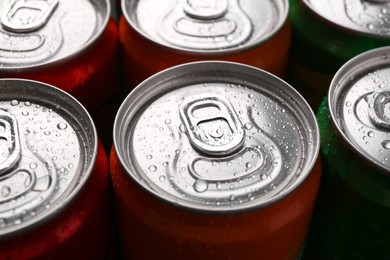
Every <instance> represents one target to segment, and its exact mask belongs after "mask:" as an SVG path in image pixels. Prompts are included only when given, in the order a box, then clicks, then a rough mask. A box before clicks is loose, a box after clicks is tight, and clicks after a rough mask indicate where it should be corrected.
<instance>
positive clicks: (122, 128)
mask: <svg viewBox="0 0 390 260" xmlns="http://www.w3.org/2000/svg"><path fill="white" fill-rule="evenodd" d="M318 139H319V137H318V128H317V122H316V119H315V116H314V114H313V112H312V110H311V109H310V108H309V106H308V105H307V103H306V102H305V101H304V100H303V98H302V97H301V96H300V95H299V94H298V93H297V92H296V91H295V90H294V89H293V88H292V87H291V86H289V85H288V84H287V83H285V82H284V81H282V80H280V79H279V78H277V77H275V76H273V75H271V74H269V73H266V72H264V71H262V70H259V69H255V68H253V67H249V66H244V65H241V64H237V63H229V62H198V63H190V64H185V65H181V66H177V67H174V68H172V69H168V70H165V71H163V72H162V73H159V74H156V75H155V76H153V77H151V78H149V79H148V80H146V81H144V82H143V83H142V84H140V85H139V86H138V87H137V88H136V89H135V90H134V91H132V92H131V93H130V94H129V95H128V97H127V98H126V99H125V101H124V102H123V104H122V106H121V107H120V109H119V111H118V114H117V116H116V121H115V123H114V145H115V149H116V152H117V154H118V157H119V159H120V161H121V163H122V165H123V166H124V168H125V169H126V171H127V172H128V174H129V175H130V176H131V177H132V178H133V179H134V180H135V181H136V182H138V183H139V184H140V185H141V186H143V187H144V188H145V189H146V190H148V191H149V192H151V193H153V194H155V195H156V196H157V197H159V198H161V199H163V200H165V201H169V202H170V203H172V204H174V205H179V206H182V207H185V208H189V209H195V210H201V211H207V212H210V211H211V212H226V211H228V212H231V211H241V210H244V209H252V208H257V207H264V206H265V205H268V204H269V203H272V202H274V201H276V200H279V199H281V198H283V197H284V196H286V195H287V194H289V193H290V192H291V191H292V190H294V189H295V188H296V187H297V186H299V185H300V183H301V182H302V181H303V180H304V179H305V178H306V176H307V175H308V174H309V173H310V171H311V169H312V167H313V164H314V162H315V161H316V159H317V154H318V150H319V140H318Z"/></svg>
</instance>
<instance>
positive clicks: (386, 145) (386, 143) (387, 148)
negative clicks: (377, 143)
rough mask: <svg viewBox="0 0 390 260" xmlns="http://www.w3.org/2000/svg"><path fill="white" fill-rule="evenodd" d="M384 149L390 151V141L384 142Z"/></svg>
mask: <svg viewBox="0 0 390 260" xmlns="http://www.w3.org/2000/svg"><path fill="white" fill-rule="evenodd" d="M382 147H383V148H385V149H386V150H390V140H385V141H383V142H382Z"/></svg>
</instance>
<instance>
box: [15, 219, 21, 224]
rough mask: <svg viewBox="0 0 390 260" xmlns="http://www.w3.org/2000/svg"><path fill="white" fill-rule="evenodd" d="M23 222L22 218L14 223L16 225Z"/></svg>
mask: <svg viewBox="0 0 390 260" xmlns="http://www.w3.org/2000/svg"><path fill="white" fill-rule="evenodd" d="M21 223H22V220H21V219H15V221H14V224H15V225H20V224H21Z"/></svg>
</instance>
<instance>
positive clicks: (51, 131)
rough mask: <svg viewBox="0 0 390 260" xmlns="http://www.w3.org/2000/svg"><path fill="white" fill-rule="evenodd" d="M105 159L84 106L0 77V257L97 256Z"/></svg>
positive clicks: (102, 242) (102, 243)
mask: <svg viewBox="0 0 390 260" xmlns="http://www.w3.org/2000/svg"><path fill="white" fill-rule="evenodd" d="M109 188H110V186H109V173H108V159H107V154H106V153H105V152H104V149H103V148H102V145H101V144H100V143H99V141H98V138H97V134H96V130H95V127H94V124H93V121H92V119H91V118H90V116H89V114H88V112H87V111H86V109H85V108H84V107H83V106H82V105H81V104H80V103H79V102H78V101H77V100H76V99H74V98H73V97H71V96H70V95H69V94H67V93H66V92H64V91H62V90H60V89H58V88H55V87H53V86H51V85H47V84H44V83H41V82H37V81H30V80H21V79H1V80H0V259H103V258H104V257H105V256H106V253H107V252H106V250H107V247H108V242H109V241H108V238H109V234H110V228H111V224H110V204H109V200H110V193H109Z"/></svg>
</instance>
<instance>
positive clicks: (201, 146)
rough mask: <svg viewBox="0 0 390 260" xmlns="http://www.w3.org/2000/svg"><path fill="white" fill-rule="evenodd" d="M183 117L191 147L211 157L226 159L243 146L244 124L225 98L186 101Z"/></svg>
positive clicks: (181, 108)
mask: <svg viewBox="0 0 390 260" xmlns="http://www.w3.org/2000/svg"><path fill="white" fill-rule="evenodd" d="M180 116H181V119H182V121H183V123H184V125H185V126H186V128H187V132H188V137H189V140H190V142H191V144H192V145H193V146H194V148H196V149H197V150H198V151H200V152H202V153H205V154H208V155H212V156H215V155H226V154H230V153H233V152H234V151H236V150H238V149H239V148H240V147H241V146H242V145H243V143H244V130H243V127H242V124H241V122H240V120H239V118H238V116H237V114H236V112H235V111H234V109H233V106H232V105H231V104H230V102H229V100H227V99H226V98H225V97H224V96H219V95H207V96H198V97H196V98H195V99H194V98H191V100H185V101H184V102H183V103H182V104H181V106H180Z"/></svg>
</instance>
